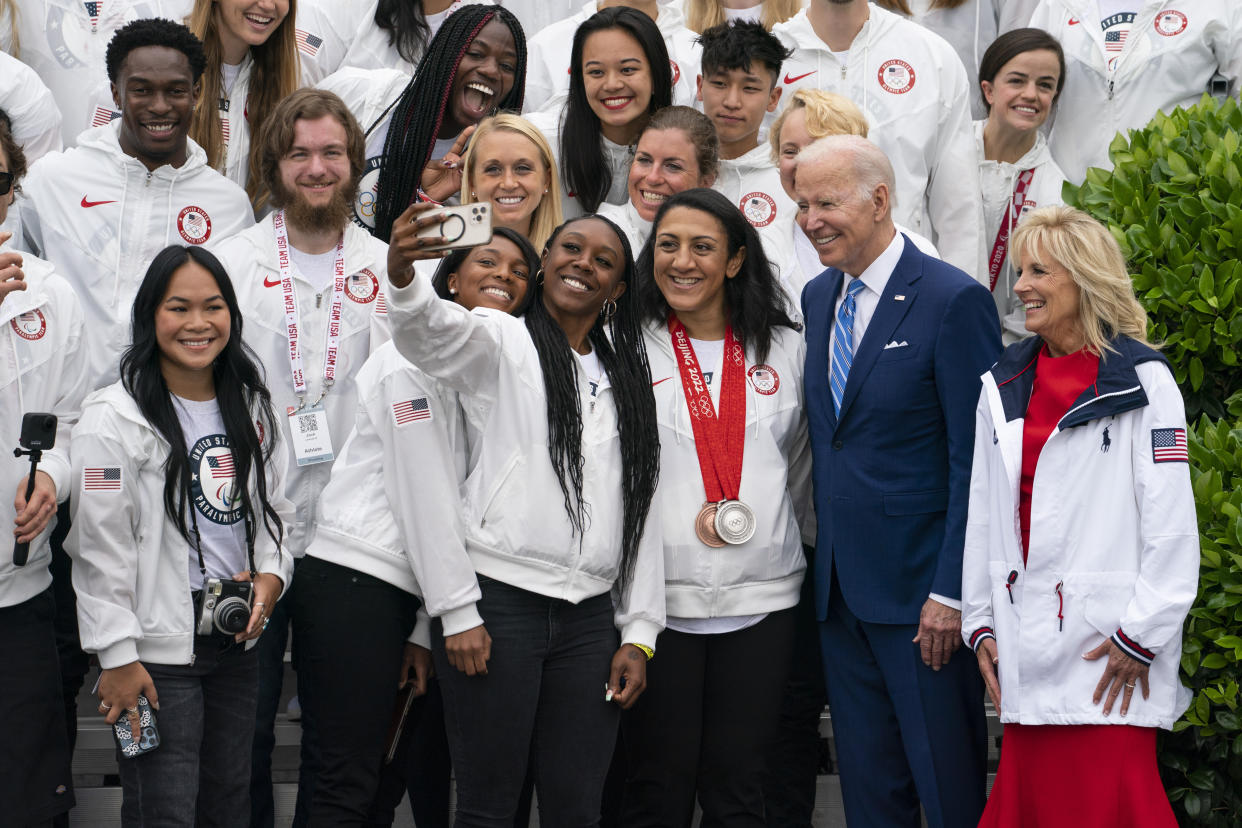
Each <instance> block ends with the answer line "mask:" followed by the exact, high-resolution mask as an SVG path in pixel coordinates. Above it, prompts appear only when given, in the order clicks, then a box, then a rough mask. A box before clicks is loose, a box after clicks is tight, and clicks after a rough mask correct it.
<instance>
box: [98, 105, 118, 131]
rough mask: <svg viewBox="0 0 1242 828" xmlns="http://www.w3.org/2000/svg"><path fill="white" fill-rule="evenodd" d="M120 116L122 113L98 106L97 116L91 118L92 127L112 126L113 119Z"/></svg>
mask: <svg viewBox="0 0 1242 828" xmlns="http://www.w3.org/2000/svg"><path fill="white" fill-rule="evenodd" d="M120 114H121V113H119V112H113V111H112V110H111V109H108V107H106V106H97V107H95V114H94V115H92V116H91V126H93V127H97V126H103V125H104V124H110V123H112V119H113V118H116V117H117V116H119V115H120Z"/></svg>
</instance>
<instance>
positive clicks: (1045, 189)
mask: <svg viewBox="0 0 1242 828" xmlns="http://www.w3.org/2000/svg"><path fill="white" fill-rule="evenodd" d="M986 123H987V121H976V122H975V150H976V152H977V157H978V159H979V183H980V185H982V193H983V215H984V220H985V222H986V223H985V224H984V231H985V232H984V235H983V238H984V241H985V243H986V245H987V250H988V253H989V255H990V254H991V252H992V247H993V245H994V244H995V243H996V238H997V233H998V232H999V231H1000V229H1001V224H1002V222H1004V221H1005V216H1006V214H1007V213H1008V212H1009V210H1010V209H1011V205H1012V203H1013V196H1014V187H1015V186H1016V184H1017V180H1018V176H1019V175H1020V174H1021V173H1022V172H1023V171H1024V170H1035V176H1034V178H1032V179H1031V183H1030V186H1029V187H1028V188H1027V191H1026V197H1025V198H1024V199H1023V201H1022V208H1021V213H1020V214H1019V216H1018V221H1019V222H1021V221H1022V219H1023V218H1025V217H1026V214H1027V213H1029V212H1030V211H1031V210H1035V209H1038V208H1040V207H1052V206H1055V205H1058V204H1062V203H1064V202H1062V201H1061V187H1062V185H1064V184H1065V174H1064V173H1063V172H1061V168H1060V167H1058V166H1057V162H1055V161H1053V160H1052V153H1050V152H1049V151H1048V142H1047V141H1046V140H1045V139H1044V136H1043V133H1039V132H1037V133H1035V146H1033V147H1031V149H1030V150H1029V151H1028V152H1027V153H1026V155H1024V156H1022V157H1021V158H1020V159H1018V163H1016V164H1009V163H1006V162H1004V161H989V160H987V159H986V158H984V156H983V127H984V125H985V124H986ZM1011 238H1012V236H1011ZM990 278H991V277H990V276H989V280H990ZM1017 282H1018V274H1017V268H1016V267H1015V265H1014V262H1013V260H1012V259H1011V258H1010V257H1009V256H1006V257H1005V262H1004V264H1002V265H1001V271H1000V275H999V276H998V277H997V279H996V286H995V287H994V288H993V289H992V297H993V298H994V299H995V300H996V310H997V312H998V313H999V314H1000V319H1001V332H1002V333H1003V334H1004V335H1005V340H1006V342H1015V341H1017V340H1018V339H1022V338H1024V337H1027V336H1030V333H1029V332H1028V331H1027V329H1026V313H1025V312H1024V311H1023V310H1022V302H1020V301H1019V300H1018V298H1017V297H1016V296H1014V293H1013V286H1014V285H1015V284H1017Z"/></svg>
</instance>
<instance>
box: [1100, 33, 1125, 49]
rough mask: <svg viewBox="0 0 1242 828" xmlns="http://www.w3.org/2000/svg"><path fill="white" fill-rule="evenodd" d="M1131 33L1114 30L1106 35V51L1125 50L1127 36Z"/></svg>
mask: <svg viewBox="0 0 1242 828" xmlns="http://www.w3.org/2000/svg"><path fill="white" fill-rule="evenodd" d="M1127 34H1129V32H1124V31H1120V30H1113V31H1111V32H1105V33H1104V49H1105V50H1106V51H1109V52H1120V51H1121V50H1122V49H1124V48H1125V45H1126V35H1127Z"/></svg>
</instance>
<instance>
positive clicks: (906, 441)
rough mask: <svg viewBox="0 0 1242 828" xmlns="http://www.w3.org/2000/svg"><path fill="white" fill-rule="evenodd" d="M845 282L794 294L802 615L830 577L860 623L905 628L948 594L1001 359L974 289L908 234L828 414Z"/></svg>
mask: <svg viewBox="0 0 1242 828" xmlns="http://www.w3.org/2000/svg"><path fill="white" fill-rule="evenodd" d="M843 278H844V274H842V273H841V271H839V270H836V269H835V268H828V269H827V270H825V271H824V272H823V273H821V274H820V275H819V276H817V277H816V278H815V279H813V280H812V281H811V282H810V283H808V284H807V286H806V288H805V289H804V290H803V293H802V307H803V315H804V316H805V319H806V340H807V349H806V374H805V382H806V406H807V416H808V420H809V422H810V433H811V450H812V456H813V458H814V478H813V479H814V487H815V512H816V517H817V519H818V523H819V535H818V538H817V541H816V547H815V580H816V583H815V605H816V612H817V616H818V617H819V618H820V619H821V620H822V619H823V618H824V617H825V615H826V613H827V609H828V592H829V585H830V580H829V579H830V577H831V573H832V570H833V569H834V568H835V570H836V572H837V579H838V582H839V584H840V588H841V594H842V595H843V596H844V598H845V600H846V603H847V604H848V605H849V608H850V610H851V611H852V612H853V613H854V615H855V616H857V617H858V618H859V619H860V620H862V621H868V622H872V623H877V624H917V623H918V621H919V612H920V610H921V609H922V607H923V604H924V602H926V600H927V598H928V596H929V595H930V594H931V593H933V592H934V593H936V594H938V595H943V596H945V597H947V598H960V597H961V593H962V544H963V540H964V537H965V531H966V504H967V499H968V497H969V489H970V468H971V461H972V458H973V454H974V435H975V408H976V406H977V404H978V402H979V389H980V377H981V376H982V375H983V373H984V372H985V371H987V370H988V369H989V368H990V367H991V366H992V364H993V363H994V362H995V361H996V359H997V357H998V356H999V355H1000V352H1001V338H1000V323H999V320H998V317H997V313H996V305H995V303H994V302H993V301H992V296H991V294H989V293H988V290H987V288H985V287H983V286H982V285H980V284H979V283H978V282H976V281H975V280H974V279H972V278H970V277H969V276H967V275H966V274H965V273H963V272H962V271H960V270H958V269H957V268H955V267H953V266H952V265H949V264H946V263H944V262H942V261H940V260H939V259H933V258H931V257H929V256H927V255H925V254H924V253H922V252H920V251H919V250H918V248H916V247H915V246H914V244H913V243H912V242H911V241H910V240H909V239H908V238H907V239H906V242H905V250H904V252H903V253H902V255H901V258H900V260H899V261H898V263H897V267H896V268H895V269H894V271H893V275H892V276H891V277H890V278H889V280H888V286H887V287H886V288H885V290H884V295H883V296H882V297H881V298H880V303H879V305H878V306H877V308H876V311H875V314H874V315H873V316H872V318H871V321H870V323H869V324H868V326H867V330H866V332H865V333H864V335H863V338H862V341H861V342H860V343H859V345H858V349H857V353H856V354H855V356H854V363H853V367H852V368H851V370H850V374H849V378H848V380H847V381H846V386H845V394H844V396H843V398H842V403H841V415H840V418H838V417H837V416H836V414H835V413H834V411H833V408H832V392H831V390H830V389H829V387H828V376H829V347H830V346H829V343H830V341H831V340H830V338H829V337H830V335H831V332H832V326H833V324H834V323H835V321H836V320H835V313H834V308H835V305H836V300H837V298H838V297H839V296H840V295H841V282H842V279H843Z"/></svg>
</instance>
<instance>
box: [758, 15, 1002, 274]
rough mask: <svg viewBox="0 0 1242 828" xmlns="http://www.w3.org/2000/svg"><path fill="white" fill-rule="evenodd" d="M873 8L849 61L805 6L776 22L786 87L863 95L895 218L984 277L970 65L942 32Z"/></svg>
mask: <svg viewBox="0 0 1242 828" xmlns="http://www.w3.org/2000/svg"><path fill="white" fill-rule="evenodd" d="M870 12H871V17H870V18H869V19H868V20H867V22H866V23H864V24H863V27H862V30H861V31H860V32H859V33H858V35H857V36H856V37H855V38H854V42H853V43H852V44H850V50H849V58H848V62H847V63H846V64H845V65H842V64H841V63H840V62H839V61H838V60H837V57H836V56H835V55H834V54H833V53H832V52H831V51H829V49H828V45H827V44H826V43H824V42H823V41H822V40H820V39H819V36H818V35H816V34H815V30H814V29H812V28H811V24H810V22H809V21H808V20H807V16H806V10H805V9H803V10H802V11H800V12H798V14H796V15H795V16H794V17H792V18H790V19H789V20H787V21H785V22H784V23H778V24H777V25H776V26H774V27H773V29H772V33H773V34H774V35H776V36H777V37H779V38H780V39H781V42H782V43H784V44H785V45H786V46H787V47H789V48H791V49H793V50H794V53H793V56H792V57H790V59H789V60H787V61H785V63H784V65H783V67H782V73H783V74H782V76H781V83H782V85H783V88H784V90H785V91H784V93H783V96H784V98H785V99H786V100H788V99H789V96H790V95H792V94H793V92H794V91H795V90H797V89H800V88H802V87H810V88H816V89H823V90H826V91H828V92H836V93H838V94H840V95H844V96H845V97H847V98H849V99H850V100H852V101H853V102H854V103H855V104H857V105H858V106H859V108H860V109H862V111H863V112H864V113H865V114H866V116H867V121H868V123H869V124H870V125H871V132H870V136H869V137H870V138H871V140H872V141H874V142H875V143H876V145H877V146H879V147H880V149H882V150H884V152H885V154H886V155H887V156H888V159H889V161H891V162H892V165H893V172H894V173H895V174H896V177H897V199H896V204H895V205H894V206H893V220H894V221H896V222H898V223H899V224H903V225H906V226H907V227H909V228H911V229H912V230H914V232H916V233H919V234H921V235H924V236H927V237H928V238H930V239H931V240H932V241H933V242H935V244H936V247H937V248H939V250H940V253H941V255H942V257H943V258H944V260H945V261H946V262H948V263H949V264H952V265H954V266H956V267H958V268H960V269H962V270H964V271H965V272H967V273H969V274H970V275H972V276H974V277H975V278H976V279H978V280H980V281H982V280H983V276H981V271H982V274H983V275H986V273H987V270H986V268H985V267H984V252H983V234H982V231H981V227H982V225H983V211H982V209H981V208H980V206H979V171H978V168H977V167H976V165H975V161H974V151H973V150H974V146H973V142H972V140H971V120H970V104H969V99H970V95H971V90H970V89H968V88H967V81H966V70H965V69H964V68H963V66H962V61H961V60H960V59H959V58H958V56H957V53H956V52H954V51H953V47H952V46H950V45H949V44H948V43H947V42H946V41H945V40H944V39H943V38H941V37H940V36H939V35H936V34H933V33H932V32H930V31H928V30H926V29H924V28H923V27H922V26H920V25H918V24H917V23H912V22H911V21H909V20H906V19H905V18H904V17H901V16H900V15H897V14H894V13H892V12H889V11H886V10H884V9H882V8H880V7H878V6H875V5H872V6H871V7H870ZM770 120H771V119H770V118H769V122H770Z"/></svg>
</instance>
